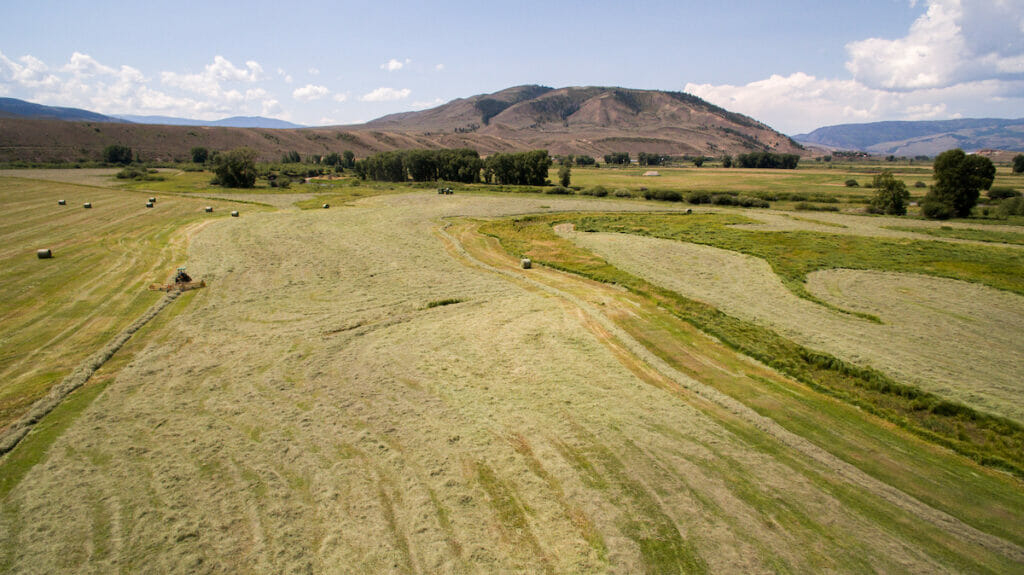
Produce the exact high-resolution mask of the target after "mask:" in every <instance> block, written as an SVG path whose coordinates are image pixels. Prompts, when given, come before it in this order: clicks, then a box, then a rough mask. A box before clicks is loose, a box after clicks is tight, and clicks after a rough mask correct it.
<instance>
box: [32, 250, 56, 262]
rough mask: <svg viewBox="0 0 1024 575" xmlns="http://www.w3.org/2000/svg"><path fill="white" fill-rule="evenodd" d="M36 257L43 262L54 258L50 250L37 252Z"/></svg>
mask: <svg viewBox="0 0 1024 575" xmlns="http://www.w3.org/2000/svg"><path fill="white" fill-rule="evenodd" d="M36 257H38V258H39V259H41V260H48V259H50V258H52V257H53V252H51V251H50V250H49V249H41V250H36Z"/></svg>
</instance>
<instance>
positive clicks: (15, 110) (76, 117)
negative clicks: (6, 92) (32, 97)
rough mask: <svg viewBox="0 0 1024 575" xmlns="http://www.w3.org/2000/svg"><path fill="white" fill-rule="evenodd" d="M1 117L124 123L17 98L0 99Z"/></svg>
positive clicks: (108, 117) (78, 110)
mask: <svg viewBox="0 0 1024 575" xmlns="http://www.w3.org/2000/svg"><path fill="white" fill-rule="evenodd" d="M0 117H29V118H50V119H54V120H64V121H70V122H123V121H124V120H121V119H119V118H114V117H111V116H104V115H103V114H97V113H96V112H90V111H88V110H80V109H78V108H61V107H58V106H43V105H42V104H33V103H32V102H26V101H24V100H18V99H17V98H0Z"/></svg>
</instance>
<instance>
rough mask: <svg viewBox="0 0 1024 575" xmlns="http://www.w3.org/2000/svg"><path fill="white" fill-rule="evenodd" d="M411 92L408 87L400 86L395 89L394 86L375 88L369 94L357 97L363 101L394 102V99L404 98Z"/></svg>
mask: <svg viewBox="0 0 1024 575" xmlns="http://www.w3.org/2000/svg"><path fill="white" fill-rule="evenodd" d="M409 94H412V90H410V89H408V88H402V89H401V90H396V89H394V88H384V87H381V88H377V89H376V90H374V91H372V92H370V93H369V94H363V96H362V97H360V98H359V99H360V100H362V101H363V102H394V101H396V100H404V99H406V98H408V97H409Z"/></svg>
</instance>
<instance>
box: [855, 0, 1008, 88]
mask: <svg viewBox="0 0 1024 575" xmlns="http://www.w3.org/2000/svg"><path fill="white" fill-rule="evenodd" d="M846 50H847V53H848V54H849V60H848V61H847V63H846V68H847V70H849V71H850V73H851V74H853V77H854V79H856V80H858V81H859V82H861V83H863V84H865V85H867V86H871V87H874V88H885V89H891V90H916V89H922V88H944V87H948V86H952V85H954V84H958V83H962V82H971V81H976V80H981V79H985V78H992V77H1004V78H1012V77H1018V78H1022V77H1024V0H999V1H997V2H992V1H991V0H932V1H931V2H929V3H928V10H927V11H926V12H925V14H923V15H922V16H921V17H919V18H918V19H917V20H916V21H915V22H914V23H913V25H911V27H910V30H909V31H908V32H907V35H906V36H904V37H902V38H897V39H894V40H887V39H882V38H868V39H866V40H860V41H857V42H851V43H850V44H848V45H847V46H846Z"/></svg>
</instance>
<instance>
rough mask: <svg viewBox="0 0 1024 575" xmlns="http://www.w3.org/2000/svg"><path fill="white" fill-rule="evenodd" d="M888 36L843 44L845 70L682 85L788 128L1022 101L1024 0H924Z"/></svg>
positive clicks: (954, 113)
mask: <svg viewBox="0 0 1024 575" xmlns="http://www.w3.org/2000/svg"><path fill="white" fill-rule="evenodd" d="M927 6H928V7H927V10H926V11H925V13H924V14H922V15H921V16H920V17H919V18H918V19H917V20H916V21H915V22H914V23H913V24H912V25H911V26H910V28H909V30H908V31H907V33H906V35H905V36H903V37H901V38H896V39H882V38H868V39H865V40H859V41H856V42H851V43H849V44H848V45H847V47H846V49H847V55H848V59H847V61H846V70H847V71H848V72H849V73H850V75H851V76H850V77H848V78H818V77H815V76H811V75H808V74H803V73H799V72H798V73H794V74H790V75H788V76H781V75H772V76H770V77H768V78H766V79H763V80H758V81H754V82H750V83H748V84H744V85H711V84H687V85H686V87H685V90H686V91H687V92H690V93H692V94H694V95H697V96H700V97H701V98H704V99H705V100H708V101H710V102H712V103H714V104H717V105H719V106H722V107H724V108H726V109H729V110H732V111H736V112H741V113H743V114H747V115H749V116H752V117H754V118H756V119H758V120H761V121H764V122H766V123H767V124H769V125H771V126H772V127H774V128H777V129H780V130H782V131H784V132H787V133H790V134H793V133H798V132H802V131H808V130H812V129H814V128H818V127H821V126H825V125H829V124H839V123H852V122H873V121H880V120H924V119H946V118H955V117H964V116H989V117H991V116H1004V117H1019V116H1020V115H1021V114H1020V110H1022V109H1024V0H999V1H996V2H983V1H980V0H931V1H930V2H928V4H927Z"/></svg>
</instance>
